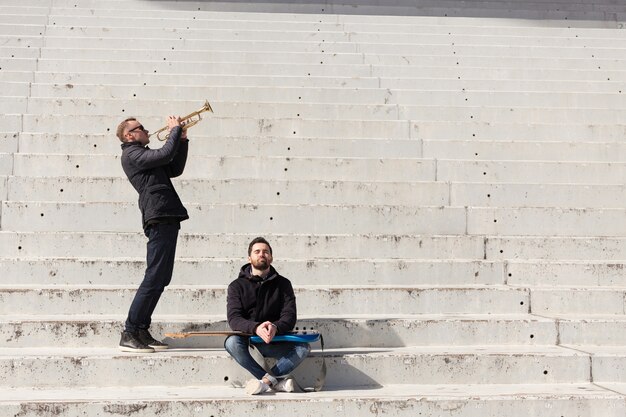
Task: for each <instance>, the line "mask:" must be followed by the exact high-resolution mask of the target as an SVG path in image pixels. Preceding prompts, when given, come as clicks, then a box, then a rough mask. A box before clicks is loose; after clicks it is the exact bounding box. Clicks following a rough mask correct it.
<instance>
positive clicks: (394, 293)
mask: <svg viewBox="0 0 626 417" xmlns="http://www.w3.org/2000/svg"><path fill="white" fill-rule="evenodd" d="M231 280H232V279H229V280H227V281H225V282H224V283H223V284H222V285H202V286H201V285H193V286H186V287H185V286H170V287H168V289H167V291H166V292H165V293H164V294H163V296H162V298H161V299H162V302H160V303H159V306H158V310H157V311H155V313H158V314H179V313H180V312H181V311H185V312H187V313H188V314H223V312H224V306H225V305H226V286H227V285H228V282H230V281H231ZM135 291H136V285H134V286H132V287H131V286H128V285H124V286H122V285H116V286H106V285H102V284H100V285H98V286H92V287H75V286H61V285H58V286H32V287H31V286H20V285H13V286H11V287H9V288H7V287H4V288H0V301H1V302H0V314H23V315H37V314H40V313H41V312H46V314H110V313H111V311H126V310H127V308H128V306H129V305H130V303H131V302H132V299H133V297H134V294H135ZM294 291H295V293H296V297H298V312H299V313H300V314H307V315H311V314H316V313H317V314H319V309H320V306H324V308H323V312H324V315H328V314H331V315H337V314H345V313H346V312H347V311H350V314H388V315H395V314H445V313H458V314H463V313H465V314H479V313H481V312H485V311H487V312H489V313H492V314H498V313H500V314H512V313H525V312H528V311H529V298H530V294H529V291H528V290H527V289H523V288H511V287H507V286H481V285H477V286H468V285H466V286H463V287H458V288H455V287H432V286H424V287H417V286H410V287H401V286H392V287H385V286H380V285H375V286H374V285H373V286H360V287H359V288H354V287H352V286H328V285H322V286H312V285H309V286H299V287H297V288H295V289H294ZM615 293H619V292H618V291H613V292H611V293H610V295H612V296H613V297H611V300H613V303H612V304H611V307H613V309H616V308H617V306H616V304H617V301H616V300H615V298H617V296H616V295H615ZM381 299H382V300H385V301H384V302H380V300H381ZM568 307H569V308H571V307H570V306H569V305H564V306H563V307H561V308H562V309H567V308H568ZM606 308H610V307H606ZM622 309H623V305H622Z"/></svg>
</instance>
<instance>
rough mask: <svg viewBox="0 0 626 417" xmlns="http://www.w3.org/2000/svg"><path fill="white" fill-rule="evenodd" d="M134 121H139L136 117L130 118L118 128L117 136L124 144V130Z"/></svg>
mask: <svg viewBox="0 0 626 417" xmlns="http://www.w3.org/2000/svg"><path fill="white" fill-rule="evenodd" d="M132 121H137V119H135V118H134V117H129V118H128V119H126V120H124V121H123V122H122V123H120V124H119V125H118V126H117V132H116V135H117V137H118V138H119V139H120V140H121V141H122V142H124V130H125V129H126V126H128V122H132Z"/></svg>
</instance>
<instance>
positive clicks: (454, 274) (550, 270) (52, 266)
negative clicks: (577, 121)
mask: <svg viewBox="0 0 626 417" xmlns="http://www.w3.org/2000/svg"><path fill="white" fill-rule="evenodd" d="M243 263H244V259H243V258H226V259H225V258H214V257H208V256H207V257H204V258H188V257H185V258H182V259H179V261H178V263H177V265H176V266H175V268H174V271H175V272H174V276H175V277H176V280H175V282H176V283H177V284H181V285H193V284H199V285H203V284H206V283H207V280H208V282H224V283H225V282H226V281H228V279H229V277H235V276H237V273H238V272H239V268H240V267H241V265H242V264H243ZM624 264H625V262H624V261H617V260H611V261H608V262H607V261H604V262H599V261H587V260H580V261H576V262H572V261H551V262H538V261H506V262H504V261H480V260H446V259H442V260H438V261H424V260H413V259H397V260H387V259H371V258H368V259H367V260H363V259H342V258H332V259H328V258H321V259H290V258H287V259H281V260H280V262H278V263H277V265H280V268H279V269H280V271H281V273H282V274H283V275H285V276H287V277H290V279H291V281H292V282H293V283H294V284H303V285H305V284H309V283H310V281H309V277H311V276H314V277H315V284H317V285H322V284H329V285H333V284H344V285H355V284H358V283H362V284H367V285H374V284H394V285H429V284H435V285H462V284H470V285H473V284H505V283H506V284H509V285H514V286H532V287H551V286H563V287H568V286H585V287H594V286H600V287H616V286H617V287H626V281H625V279H626V278H625V277H624V275H623V270H624V267H625V266H624ZM0 265H1V269H2V270H3V271H5V272H4V277H3V278H2V280H1V281H0V282H2V283H3V284H10V283H11V282H19V283H20V284H44V285H50V284H62V285H67V284H69V285H76V284H92V283H96V284H98V283H102V280H103V277H106V283H107V284H122V285H130V284H134V283H135V282H137V277H141V276H142V275H143V271H144V268H145V261H144V260H143V259H141V258H117V259H110V258H89V257H82V258H43V259H42V258H10V257H5V258H2V259H0ZM207 271H210V273H209V272H207ZM17 277H19V278H17ZM505 277H506V278H505ZM13 279H15V281H12V280H13Z"/></svg>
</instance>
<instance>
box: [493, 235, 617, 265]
mask: <svg viewBox="0 0 626 417" xmlns="http://www.w3.org/2000/svg"><path fill="white" fill-rule="evenodd" d="M594 236H595V237H569V238H564V237H558V236H534V237H533V236H506V237H497V236H488V237H486V239H485V259H491V260H495V259H514V260H532V259H536V260H539V259H543V260H548V259H560V260H581V259H587V260H605V261H623V260H626V238H624V237H600V236H597V234H594Z"/></svg>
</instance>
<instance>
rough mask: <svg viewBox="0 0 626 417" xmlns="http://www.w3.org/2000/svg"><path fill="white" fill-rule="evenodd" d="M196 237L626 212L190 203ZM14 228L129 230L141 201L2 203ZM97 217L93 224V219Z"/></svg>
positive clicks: (435, 227) (593, 231)
mask: <svg viewBox="0 0 626 417" xmlns="http://www.w3.org/2000/svg"><path fill="white" fill-rule="evenodd" d="M186 207H187V209H188V211H189V215H190V218H191V219H190V220H189V221H187V222H185V223H184V224H183V228H184V229H185V230H190V231H193V232H194V233H250V232H251V231H252V230H254V231H256V232H257V233H259V234H264V233H312V234H329V233H338V234H366V233H376V234H382V233H391V234H403V233H404V234H427V235H433V234H436V235H451V234H454V235H458V234H464V233H466V234H469V235H481V236H485V235H486V236H561V237H564V236H571V237H576V236H578V237H588V236H606V237H624V230H626V225H625V222H626V210H625V209H560V208H550V207H537V208H533V207H528V208H484V207H480V208H479V207H471V208H463V207H410V206H409V207H407V206H341V205H339V206H333V205H288V204H268V205H257V204H232V205H229V204H212V205H199V204H187V205H186ZM2 215H3V217H2V228H3V229H4V230H12V231H23V232H26V231H33V232H34V231H38V232H43V231H52V232H54V231H57V232H60V231H67V232H72V231H74V232H81V231H82V232H87V231H92V232H98V231H99V232H131V231H135V230H136V229H137V228H138V227H140V216H139V213H138V210H137V207H136V204H132V203H113V202H102V203H98V202H94V203H65V202H64V203H51V202H4V203H3V204H2ZM94 218H97V219H99V221H98V222H97V223H94V222H93V221H92V220H91V219H94Z"/></svg>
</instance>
